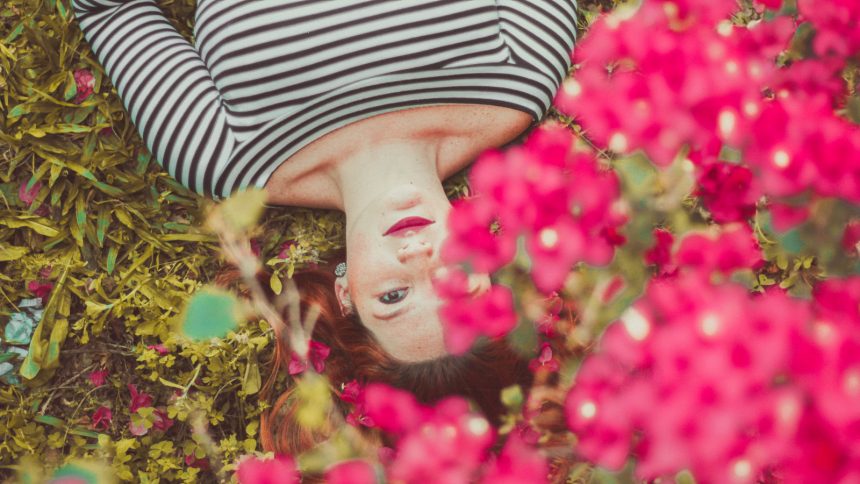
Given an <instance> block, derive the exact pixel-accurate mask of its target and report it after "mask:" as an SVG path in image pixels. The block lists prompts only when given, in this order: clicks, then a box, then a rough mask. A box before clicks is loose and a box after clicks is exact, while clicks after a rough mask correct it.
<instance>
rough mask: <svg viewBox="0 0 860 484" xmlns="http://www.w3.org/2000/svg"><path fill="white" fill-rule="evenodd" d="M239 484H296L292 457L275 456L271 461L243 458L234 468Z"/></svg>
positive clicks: (296, 474) (297, 480)
mask: <svg viewBox="0 0 860 484" xmlns="http://www.w3.org/2000/svg"><path fill="white" fill-rule="evenodd" d="M236 478H237V479H238V481H239V484H297V483H298V482H299V475H298V470H297V468H296V464H295V462H294V461H293V459H292V457H290V456H287V455H275V457H274V458H272V459H259V458H257V457H253V456H246V457H243V458H242V459H241V460H240V461H239V463H238V466H237V467H236Z"/></svg>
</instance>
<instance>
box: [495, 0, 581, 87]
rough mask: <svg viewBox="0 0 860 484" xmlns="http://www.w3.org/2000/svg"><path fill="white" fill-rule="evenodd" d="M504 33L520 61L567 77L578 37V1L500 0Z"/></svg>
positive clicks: (559, 78) (557, 76)
mask: <svg viewBox="0 0 860 484" xmlns="http://www.w3.org/2000/svg"><path fill="white" fill-rule="evenodd" d="M496 7H497V10H498V13H499V19H500V21H501V33H502V37H503V38H504V39H505V42H506V43H507V45H508V47H509V48H510V49H511V52H512V54H513V57H514V62H516V63H517V64H530V65H532V66H534V67H535V68H537V69H539V70H541V71H542V72H544V73H545V74H547V75H548V76H549V77H550V78H552V79H554V80H555V82H556V88H557V87H558V86H559V85H560V84H561V82H562V81H563V80H564V78H565V77H566V76H567V71H568V69H570V66H571V58H570V57H571V53H572V52H573V44H574V42H575V40H576V8H577V5H576V0H496Z"/></svg>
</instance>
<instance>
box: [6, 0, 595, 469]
mask: <svg viewBox="0 0 860 484" xmlns="http://www.w3.org/2000/svg"><path fill="white" fill-rule="evenodd" d="M584 3H585V2H581V5H582V4H584ZM590 3H595V4H596V3H611V2H590ZM160 5H161V7H162V8H164V10H165V11H166V13H167V14H168V17H169V18H171V20H172V21H173V23H174V25H175V26H176V27H177V29H178V30H179V31H180V32H181V33H182V34H183V35H185V36H186V37H187V38H188V39H189V40H193V39H191V26H192V23H191V22H192V19H193V11H194V7H195V2H194V1H193V0H175V1H161V2H160ZM78 69H87V70H89V71H91V72H92V74H93V76H94V84H95V85H94V93H93V94H92V95H91V96H89V97H88V98H86V99H85V100H83V101H82V102H79V103H76V102H75V99H74V98H75V96H76V94H77V93H76V85H75V79H74V72H75V71H76V70H78ZM22 184H24V185H25V188H26V189H31V188H32V187H34V186H40V187H41V188H39V189H38V194H37V195H36V199H35V201H34V202H33V203H32V204H31V205H27V204H26V203H24V202H22V201H21V200H20V198H19V195H18V193H19V189H20V187H21V186H22ZM463 190H464V181H463V178H462V177H458V178H457V179H455V181H454V182H453V183H452V184H450V185H449V193H451V194H455V193H457V192H461V191H463ZM209 203H210V202H209V201H207V200H205V199H202V198H200V197H198V196H196V195H195V194H193V193H191V192H190V191H188V190H187V189H185V188H183V187H182V186H180V185H179V184H178V183H176V182H175V181H174V180H172V179H171V178H170V177H169V176H167V174H166V173H164V172H163V171H162V170H161V169H160V167H159V166H158V165H157V163H155V161H154V160H153V159H152V156H151V155H150V154H149V152H148V151H147V149H146V148H145V146H144V145H143V143H142V141H141V139H140V137H139V135H138V134H137V132H136V130H135V128H134V126H133V125H132V124H131V122H130V120H129V118H128V115H127V114H126V113H125V111H124V108H123V106H122V104H121V101H120V99H119V98H118V97H117V95H116V91H115V90H114V88H113V86H112V84H111V82H110V80H109V79H108V78H107V77H106V76H105V74H104V72H103V70H102V68H101V66H100V65H99V63H98V61H97V60H96V58H95V57H94V55H93V54H92V52H91V50H90V49H89V46H88V45H87V44H86V41H85V40H84V38H83V34H82V33H81V31H80V29H79V28H78V27H77V24H76V22H75V20H74V18H73V15H72V13H71V10H70V5H69V1H68V0H8V1H4V2H3V3H2V6H0V329H2V327H3V325H4V324H5V323H6V321H7V320H8V319H9V317H10V315H11V314H12V313H15V312H18V311H19V309H20V308H19V307H18V304H19V302H20V301H21V300H22V299H25V298H31V297H33V294H32V293H30V292H29V291H28V290H27V284H28V282H30V281H39V280H42V281H43V282H51V283H53V284H54V289H53V291H52V292H51V294H50V296H49V298H48V300H46V301H44V303H45V305H46V312H45V316H44V318H43V319H42V321H41V323H40V325H39V328H38V329H37V333H36V335H34V338H33V343H32V344H31V345H30V348H29V350H30V355H29V357H28V360H27V361H25V362H24V365H23V366H22V368H21V370H19V378H20V379H21V381H22V383H23V384H22V385H21V386H10V385H7V384H5V383H0V466H2V467H0V478H2V477H5V476H6V475H10V474H11V472H12V471H11V468H10V467H8V466H10V465H13V464H15V463H16V462H19V461H20V459H21V458H22V457H24V456H35V457H36V459H37V461H38V463H37V464H34V465H39V466H44V467H45V468H48V469H52V468H56V467H58V466H60V465H62V464H63V463H66V462H71V461H73V460H74V459H76V458H80V457H101V458H106V459H108V461H109V462H111V465H112V467H113V471H114V473H115V475H116V476H117V477H119V478H120V479H121V480H133V481H139V482H158V481H166V482H177V481H182V482H205V481H207V480H213V479H216V476H217V478H218V479H219V480H221V479H224V478H225V477H226V476H227V475H228V472H229V471H230V470H231V468H232V465H233V463H234V462H235V458H236V457H237V456H239V455H241V454H244V453H248V452H252V451H255V450H257V451H259V450H260V446H259V442H258V435H259V434H258V432H259V428H258V424H259V418H258V416H259V414H260V411H261V409H262V405H261V403H260V402H259V401H258V397H257V391H258V390H259V378H258V375H259V374H262V375H264V376H265V375H266V374H267V372H268V369H267V368H266V367H265V365H264V362H266V361H267V360H268V357H269V356H270V352H271V348H272V345H271V331H270V330H269V329H268V325H267V324H266V323H265V322H263V321H250V322H246V323H244V324H243V325H242V326H241V327H240V329H239V330H238V332H235V333H232V332H231V333H230V334H229V336H228V337H226V338H223V339H220V340H216V341H215V342H214V343H213V344H209V343H194V344H187V343H181V344H180V342H179V340H178V339H177V338H176V336H175V335H173V334H172V333H171V328H172V327H173V323H174V322H175V319H176V318H177V317H178V316H179V314H180V312H181V311H182V309H183V305H184V303H185V302H186V301H187V300H188V298H189V296H190V295H191V294H192V293H193V292H194V291H195V290H196V289H197V288H199V287H201V286H202V285H203V284H206V283H209V282H211V280H212V278H213V277H214V275H215V274H216V273H217V272H218V270H220V269H221V268H222V267H223V265H224V264H223V262H222V261H221V260H220V259H219V255H218V251H217V243H216V240H215V239H214V237H213V236H212V235H210V234H208V233H206V232H205V231H203V230H202V229H201V228H200V226H201V224H202V220H203V216H204V214H205V211H206V209H207V205H208V204H209ZM342 231H343V220H342V217H341V216H340V215H339V214H337V213H333V212H321V211H308V210H299V209H292V210H287V209H284V208H270V209H269V210H267V212H266V214H265V215H264V218H263V223H262V225H261V228H260V230H259V233H258V234H257V238H256V239H257V240H258V241H259V242H260V250H261V256H262V258H263V260H264V261H265V262H266V266H267V268H268V269H270V270H272V271H274V272H275V273H276V274H278V275H279V276H289V275H291V274H292V273H293V271H294V270H295V269H296V267H297V266H298V267H301V266H302V265H305V264H308V263H313V262H317V261H319V260H322V259H324V258H325V255H326V254H327V253H330V252H331V251H333V250H335V249H338V248H340V247H341V245H342ZM287 241H295V244H293V245H292V247H290V248H289V250H288V255H287V257H286V258H284V259H281V258H279V257H278V254H279V253H280V252H281V249H282V246H283V245H284V244H285V242H287ZM273 281H274V283H275V284H277V280H276V279H273ZM156 344H163V345H165V346H166V347H167V348H168V349H169V353H168V354H165V355H160V354H159V353H158V352H157V351H156V350H155V349H148V348H147V346H150V345H156ZM100 369H107V370H108V371H109V376H108V380H107V383H106V384H105V385H103V386H101V387H97V388H95V387H93V386H92V385H91V384H90V382H89V379H88V377H87V376H88V374H89V373H90V372H92V371H94V370H100ZM128 384H134V385H136V387H137V389H138V391H140V392H146V393H148V394H151V395H152V396H153V400H154V401H153V405H154V406H155V407H164V408H165V409H166V411H167V413H168V416H169V417H170V418H173V419H175V420H176V423H175V425H174V426H173V427H172V428H170V429H169V430H168V431H167V432H166V433H161V432H158V431H155V430H153V429H152V428H151V427H152V422H153V419H154V417H153V414H152V410H151V409H149V410H147V409H143V410H140V411H138V412H136V413H135V415H131V414H130V412H129V402H130V398H131V395H130V392H129V389H128V387H127V385H128ZM186 391H187V393H186ZM177 392H178V393H179V395H180V396H177V395H176V393H177ZM100 406H106V407H109V408H110V409H111V410H112V412H113V419H112V424H111V426H110V427H109V428H108V429H107V430H104V431H95V430H93V427H92V424H91V421H90V416H91V415H92V414H93V412H94V411H95V409H96V408H98V407H100ZM200 411H202V413H199V412H200ZM195 415H203V417H204V420H205V422H203V423H205V424H206V425H208V432H205V433H200V432H193V431H192V427H193V425H192V424H193V420H194V418H195ZM132 421H134V422H135V423H136V424H138V425H144V426H146V427H147V428H149V432H148V433H147V434H146V435H144V436H141V437H136V436H134V435H132V434H131V433H130V431H129V424H130V422H132ZM203 423H200V422H198V424H197V425H198V427H199V426H200V425H203ZM207 449H208V450H207ZM213 450H214V452H216V453H217V454H218V455H220V457H221V461H222V462H221V463H220V464H222V465H220V466H219V465H218V464H219V463H218V462H214V463H213V466H214V467H215V468H216V469H215V470H216V472H215V473H209V472H205V473H202V474H201V473H200V471H199V470H198V469H195V468H190V467H188V466H187V465H186V463H185V456H187V455H195V456H196V457H198V458H200V457H203V456H205V455H207V452H209V453H210V454H211V452H212V451H213Z"/></svg>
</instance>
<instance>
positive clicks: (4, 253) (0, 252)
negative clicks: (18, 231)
mask: <svg viewBox="0 0 860 484" xmlns="http://www.w3.org/2000/svg"><path fill="white" fill-rule="evenodd" d="M29 252H30V249H28V248H26V247H16V246H14V245H10V246H4V245H0V262H4V261H10V260H18V259H20V258H21V257H24V256H25V255H27V254H28V253H29Z"/></svg>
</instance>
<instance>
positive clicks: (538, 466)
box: [481, 432, 549, 484]
mask: <svg viewBox="0 0 860 484" xmlns="http://www.w3.org/2000/svg"><path fill="white" fill-rule="evenodd" d="M548 474H549V466H548V465H547V462H546V459H545V458H544V456H543V455H542V454H541V453H540V452H538V451H537V450H536V449H534V448H533V447H531V446H529V445H528V444H526V443H525V442H524V441H523V439H522V437H520V434H519V433H517V432H512V433H511V434H510V437H508V440H507V442H505V446H504V448H503V449H502V452H501V454H499V456H498V457H497V458H495V459H494V460H492V461H491V464H490V466H489V469H488V470H487V472H486V473H485V474H484V477H483V479H482V480H481V482H484V483H486V484H520V483H526V482H528V483H533V484H538V483H541V482H547V475H548Z"/></svg>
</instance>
